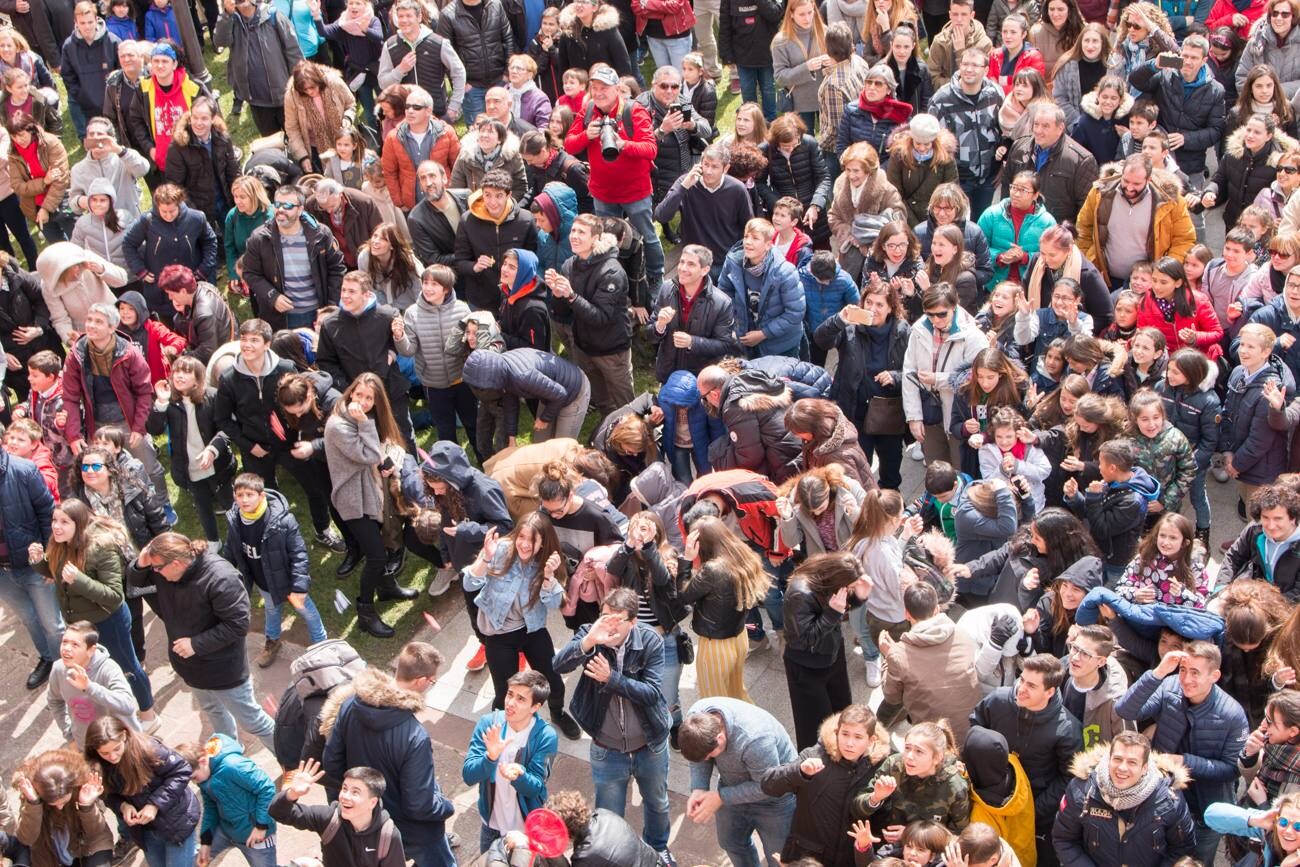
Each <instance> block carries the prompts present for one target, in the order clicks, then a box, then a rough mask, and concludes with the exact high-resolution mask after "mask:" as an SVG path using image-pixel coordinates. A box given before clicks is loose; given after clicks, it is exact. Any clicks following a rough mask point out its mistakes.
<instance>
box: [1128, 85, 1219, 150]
mask: <svg viewBox="0 0 1300 867" xmlns="http://www.w3.org/2000/svg"><path fill="white" fill-rule="evenodd" d="M1129 84H1130V85H1132V86H1133V87H1134V88H1136V89H1137V90H1139V91H1141V92H1142V93H1145V94H1149V95H1151V96H1152V98H1154V99H1155V102H1156V105H1157V106H1158V107H1159V109H1160V126H1161V127H1162V128H1163V129H1164V130H1166V131H1167V132H1171V133H1172V132H1177V133H1182V135H1183V146H1182V147H1180V148H1179V149H1178V150H1176V151H1174V159H1175V160H1176V161H1177V162H1178V168H1180V169H1182V170H1183V171H1184V172H1185V173H1187V174H1188V175H1193V174H1196V173H1199V172H1204V171H1205V152H1206V151H1207V150H1209V149H1210V148H1211V147H1214V146H1215V145H1216V144H1217V143H1218V142H1219V141H1220V140H1221V139H1222V138H1223V125H1224V115H1225V111H1226V108H1225V103H1224V95H1223V85H1221V84H1219V82H1218V81H1216V80H1215V79H1214V76H1213V75H1211V74H1210V71H1209V68H1208V67H1206V68H1204V69H1203V71H1202V74H1201V75H1200V76H1199V77H1198V78H1197V81H1196V82H1195V83H1194V84H1193V85H1191V86H1188V85H1186V84H1185V82H1184V81H1183V76H1182V73H1181V72H1179V70H1177V69H1157V68H1156V62H1155V61H1154V60H1148V61H1147V62H1146V63H1144V64H1142V65H1141V66H1139V67H1138V68H1137V69H1135V70H1133V72H1132V74H1131V75H1130V76H1129Z"/></svg>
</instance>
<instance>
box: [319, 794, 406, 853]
mask: <svg viewBox="0 0 1300 867" xmlns="http://www.w3.org/2000/svg"><path fill="white" fill-rule="evenodd" d="M342 824H343V816H342V814H341V813H339V809H338V807H335V808H334V814H333V815H332V816H330V821H329V824H328V825H326V826H325V830H324V831H321V833H320V845H321V848H322V849H324V848H325V847H326V846H328V845H329V842H330V841H331V840H333V839H334V835H335V834H337V833H338V832H339V827H340V826H341V825H342ZM396 833H397V826H396V825H394V824H393V820H392V819H389V818H385V819H384V824H382V825H380V826H379V849H378V851H377V852H375V864H376V865H378V864H382V863H384V859H385V858H387V857H388V850H389V849H390V848H391V847H392V845H393V835H394V834H396Z"/></svg>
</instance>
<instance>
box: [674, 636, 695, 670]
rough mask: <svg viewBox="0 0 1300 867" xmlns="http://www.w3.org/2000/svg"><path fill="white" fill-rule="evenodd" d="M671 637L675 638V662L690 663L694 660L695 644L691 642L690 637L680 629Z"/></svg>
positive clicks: (680, 663) (679, 663)
mask: <svg viewBox="0 0 1300 867" xmlns="http://www.w3.org/2000/svg"><path fill="white" fill-rule="evenodd" d="M673 637H674V638H676V639H677V664H678V665H690V664H691V663H692V662H694V661H695V645H694V644H692V643H691V637H690V636H689V635H687V634H686V633H685V632H683V631H682V630H680V629H678V630H677V631H676V632H675V633H674V634H673Z"/></svg>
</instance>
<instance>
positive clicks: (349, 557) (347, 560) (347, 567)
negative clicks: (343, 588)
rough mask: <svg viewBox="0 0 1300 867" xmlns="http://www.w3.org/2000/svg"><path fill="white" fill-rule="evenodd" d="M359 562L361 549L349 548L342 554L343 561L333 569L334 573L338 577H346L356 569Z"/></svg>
mask: <svg viewBox="0 0 1300 867" xmlns="http://www.w3.org/2000/svg"><path fill="white" fill-rule="evenodd" d="M360 563H361V551H359V550H358V549H356V548H349V549H348V550H347V553H345V554H344V555H343V562H342V563H340V564H339V566H338V568H337V569H335V570H334V574H335V575H337V576H338V577H340V578H346V577H347V576H349V575H351V574H352V573H353V572H355V571H356V568H357V566H358V565H359V564H360Z"/></svg>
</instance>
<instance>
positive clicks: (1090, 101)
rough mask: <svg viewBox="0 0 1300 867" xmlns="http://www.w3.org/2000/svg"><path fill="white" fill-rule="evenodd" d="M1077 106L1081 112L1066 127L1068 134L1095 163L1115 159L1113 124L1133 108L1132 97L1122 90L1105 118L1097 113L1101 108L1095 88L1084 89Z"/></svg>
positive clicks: (1116, 137) (1116, 143)
mask: <svg viewBox="0 0 1300 867" xmlns="http://www.w3.org/2000/svg"><path fill="white" fill-rule="evenodd" d="M1079 107H1080V108H1081V109H1082V110H1083V114H1081V115H1079V117H1078V118H1076V119H1075V120H1074V122H1073V123H1071V124H1070V125H1069V126H1068V127H1067V128H1068V129H1069V131H1070V138H1072V139H1074V141H1075V142H1076V143H1078V145H1079V146H1080V147H1081V148H1083V149H1084V150H1086V151H1088V153H1090V154H1092V155H1093V157H1095V158H1096V160H1097V163H1098V165H1100V164H1101V163H1106V162H1110V161H1111V160H1114V159H1118V158H1119V156H1120V153H1119V133H1117V132H1115V127H1116V125H1120V126H1123V125H1124V121H1125V119H1126V118H1127V117H1128V113H1129V112H1130V111H1131V110H1132V109H1133V97H1132V96H1129V94H1127V93H1125V94H1123V98H1122V99H1121V100H1120V104H1119V108H1117V109H1116V110H1115V113H1114V114H1113V115H1111V116H1110V117H1108V118H1106V117H1102V116H1101V108H1100V107H1098V105H1097V94H1096V93H1095V92H1094V93H1085V94H1084V95H1083V99H1082V100H1080V103H1079Z"/></svg>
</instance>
